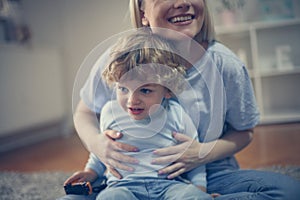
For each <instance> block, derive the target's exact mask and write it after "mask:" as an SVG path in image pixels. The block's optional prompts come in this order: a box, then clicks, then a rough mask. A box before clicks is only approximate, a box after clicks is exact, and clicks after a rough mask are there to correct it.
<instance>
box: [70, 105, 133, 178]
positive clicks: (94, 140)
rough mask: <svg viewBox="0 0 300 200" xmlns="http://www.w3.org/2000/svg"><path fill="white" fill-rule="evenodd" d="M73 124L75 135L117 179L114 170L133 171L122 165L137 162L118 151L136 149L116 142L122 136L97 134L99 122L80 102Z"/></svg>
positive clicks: (110, 132)
mask: <svg viewBox="0 0 300 200" xmlns="http://www.w3.org/2000/svg"><path fill="white" fill-rule="evenodd" d="M74 124H75V128H76V130H77V133H78V135H79V137H80V139H81V141H82V142H83V144H84V145H85V147H86V148H87V149H88V151H89V152H92V153H94V154H95V155H96V156H97V157H98V158H99V159H100V160H101V162H102V163H104V164H105V165H106V167H107V169H108V170H109V171H110V172H111V173H112V174H113V175H114V176H116V177H117V178H122V177H121V175H120V174H119V173H118V172H117V171H116V170H115V168H119V169H123V170H127V171H132V170H133V169H132V168H131V167H129V166H126V165H124V164H121V162H122V163H137V160H136V159H134V158H132V157H129V156H126V155H124V154H122V153H120V151H128V152H134V151H138V149H137V148H136V147H133V146H131V145H127V144H123V143H120V142H117V141H116V139H119V138H121V137H122V134H121V133H119V132H117V131H113V130H107V131H104V132H103V134H99V132H100V130H99V121H98V119H97V117H96V114H95V113H94V112H92V111H91V110H90V109H89V108H88V107H87V106H86V105H85V103H84V102H83V101H82V100H80V102H79V103H78V106H77V109H76V112H75V113H74Z"/></svg>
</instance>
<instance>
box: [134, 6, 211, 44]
mask: <svg viewBox="0 0 300 200" xmlns="http://www.w3.org/2000/svg"><path fill="white" fill-rule="evenodd" d="M143 1H144V0H130V1H129V11H130V19H131V23H132V25H133V27H135V28H140V27H143V24H142V16H141V12H142V11H143V9H144V8H143ZM203 1H204V22H203V26H202V28H201V30H200V31H199V33H198V34H197V35H196V36H195V38H194V39H195V40H196V41H197V42H198V43H202V42H212V41H213V40H215V37H216V36H215V29H214V25H213V21H212V17H211V15H210V13H209V8H208V5H207V3H206V0H203Z"/></svg>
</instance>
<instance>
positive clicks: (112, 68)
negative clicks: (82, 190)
mask: <svg viewBox="0 0 300 200" xmlns="http://www.w3.org/2000/svg"><path fill="white" fill-rule="evenodd" d="M173 52H174V51H173V50H172V46H171V44H169V43H168V42H167V41H165V40H164V39H163V38H161V37H159V36H158V35H155V34H151V33H150V32H149V31H147V29H145V30H143V31H141V30H139V31H138V32H135V33H133V34H130V35H128V36H126V37H125V38H122V39H121V40H120V41H118V42H117V43H116V45H115V46H114V47H113V49H112V51H111V54H110V58H111V59H110V62H109V65H108V66H107V67H106V68H105V69H104V71H103V73H102V77H103V80H105V81H106V82H107V84H108V85H109V86H111V87H114V88H115V90H116V92H115V93H116V97H117V100H112V101H109V102H108V103H106V104H105V106H104V107H103V109H102V111H101V115H100V130H101V132H103V131H104V130H107V129H112V130H117V131H119V132H121V133H122V134H123V137H122V138H121V139H119V140H120V141H122V142H123V143H127V144H130V145H134V146H136V147H137V148H138V149H139V152H123V153H124V154H127V155H130V156H131V157H133V158H135V159H136V160H138V161H139V162H137V163H136V164H134V165H131V167H132V169H134V170H133V171H131V172H128V171H126V170H121V169H118V172H119V173H120V174H121V175H122V179H118V178H116V177H114V176H113V175H112V174H110V173H109V172H108V174H107V175H106V176H107V184H108V187H107V188H106V189H105V190H103V191H102V192H100V193H99V195H98V196H97V199H130V200H132V199H148V198H150V199H169V198H171V199H189V198H191V199H211V198H212V197H211V196H210V195H209V194H207V193H206V172H205V167H204V166H200V167H198V168H195V169H194V170H191V171H190V172H188V173H185V174H184V176H182V177H180V178H177V179H173V180H170V179H167V177H166V175H159V174H158V173H157V171H158V170H159V169H161V168H163V167H165V166H166V165H154V164H152V163H151V160H152V159H153V151H154V150H155V149H157V148H162V147H167V146H172V145H175V144H176V141H175V140H174V138H173V137H172V133H173V132H181V133H189V134H190V135H189V136H190V137H192V138H195V140H197V139H198V137H197V135H198V134H197V129H196V127H195V126H194V124H193V122H192V120H191V119H190V118H189V116H188V115H187V114H186V113H185V112H184V110H183V108H182V107H181V106H180V105H179V104H178V103H177V102H176V101H175V100H173V99H172V98H173V97H177V96H176V95H179V94H180V92H181V91H182V90H183V89H184V87H185V78H184V73H185V69H184V67H183V65H182V63H184V62H183V60H181V59H180V58H179V56H177V55H176V54H175V53H173ZM173 161H175V160H173ZM173 161H172V162H173ZM170 163H171V162H170ZM105 170H106V169H105V166H104V165H103V164H102V163H101V162H100V160H99V159H98V158H97V157H96V156H95V155H94V154H92V153H91V154H90V158H89V160H88V163H87V164H86V167H85V170H84V171H81V172H76V173H75V174H74V175H72V176H71V177H70V178H69V179H68V180H67V181H66V182H65V184H69V183H73V182H78V181H89V182H93V181H95V180H96V179H98V178H100V177H102V176H103V174H104V172H105ZM187 181H190V182H191V183H192V184H190V182H187ZM74 198H75V197H74Z"/></svg>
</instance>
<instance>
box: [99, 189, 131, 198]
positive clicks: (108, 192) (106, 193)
mask: <svg viewBox="0 0 300 200" xmlns="http://www.w3.org/2000/svg"><path fill="white" fill-rule="evenodd" d="M103 199H105V200H120V199H122V200H123V199H124V200H126V199H128V200H132V199H136V198H135V197H134V195H133V194H132V192H131V191H130V190H128V189H127V188H126V187H118V188H107V189H105V190H103V191H101V192H100V194H99V195H98V196H97V199H96V200H103Z"/></svg>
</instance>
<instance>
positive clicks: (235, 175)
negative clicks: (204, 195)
mask: <svg viewBox="0 0 300 200" xmlns="http://www.w3.org/2000/svg"><path fill="white" fill-rule="evenodd" d="M207 182H208V185H207V190H208V191H207V192H208V193H219V194H221V196H220V197H217V198H216V199H218V200H223V199H224V200H225V199H226V200H229V199H235V200H238V199H241V200H245V199H255V200H260V199H264V200H268V199H270V200H271V199H272V200H276V199H278V200H298V199H300V182H299V181H296V180H294V179H292V178H290V177H288V176H285V175H282V174H279V173H274V172H269V171H258V170H239V169H234V170H223V171H214V172H210V173H208V174H207Z"/></svg>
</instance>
